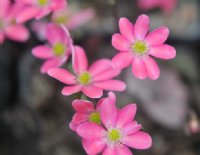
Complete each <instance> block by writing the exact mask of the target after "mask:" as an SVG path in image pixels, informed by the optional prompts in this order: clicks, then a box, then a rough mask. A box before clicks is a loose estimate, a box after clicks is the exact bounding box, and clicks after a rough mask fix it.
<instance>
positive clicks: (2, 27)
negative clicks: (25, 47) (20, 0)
mask: <svg viewBox="0 0 200 155" xmlns="http://www.w3.org/2000/svg"><path fill="white" fill-rule="evenodd" d="M19 10H21V6H20V5H18V4H11V1H10V0H0V44H2V43H3V41H4V39H5V38H6V37H7V38H9V39H11V40H15V41H19V42H24V41H26V40H27V39H28V38H29V31H28V29H27V28H26V27H25V26H24V25H23V24H17V23H16V14H17V12H19Z"/></svg>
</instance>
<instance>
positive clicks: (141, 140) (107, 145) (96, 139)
mask: <svg viewBox="0 0 200 155" xmlns="http://www.w3.org/2000/svg"><path fill="white" fill-rule="evenodd" d="M109 96H115V95H114V94H113V93H111V92H110V93H109ZM135 114H136V105H135V104H133V103H132V104H128V105H126V106H125V107H123V108H122V109H120V110H118V109H117V108H116V105H115V100H111V99H110V97H108V98H107V99H104V100H103V101H102V103H101V106H100V118H101V122H102V125H98V124H96V123H92V122H85V123H82V124H80V125H79V126H78V128H77V130H76V132H77V133H78V135H79V136H80V137H82V138H83V141H82V143H83V147H84V149H85V151H86V152H87V154H88V155H97V154H99V153H101V152H103V153H102V154H103V155H132V152H131V151H130V149H129V148H128V147H131V148H135V149H148V148H150V147H151V145H152V139H151V136H150V135H149V134H148V133H145V132H143V131H140V130H141V128H142V126H141V125H140V124H138V123H137V122H136V121H133V119H134V117H135Z"/></svg>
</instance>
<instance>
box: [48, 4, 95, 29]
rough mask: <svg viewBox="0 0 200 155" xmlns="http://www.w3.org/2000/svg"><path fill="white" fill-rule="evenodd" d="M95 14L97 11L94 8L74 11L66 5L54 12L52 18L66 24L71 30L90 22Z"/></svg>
mask: <svg viewBox="0 0 200 155" xmlns="http://www.w3.org/2000/svg"><path fill="white" fill-rule="evenodd" d="M94 16H95V12H94V10H93V9H92V8H87V9H83V10H78V9H77V10H75V11H74V10H72V9H71V8H70V7H66V8H65V9H63V10H59V11H57V12H54V13H53V15H52V18H51V19H52V22H54V23H57V24H64V25H65V26H66V27H67V28H68V29H69V30H74V29H76V28H78V27H80V26H82V25H84V24H86V23H88V21H90V20H91V19H92V18H93V17H94Z"/></svg>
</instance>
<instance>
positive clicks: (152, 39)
mask: <svg viewBox="0 0 200 155" xmlns="http://www.w3.org/2000/svg"><path fill="white" fill-rule="evenodd" d="M168 36H169V29H168V28H167V27H160V28H157V29H155V30H154V31H152V32H150V33H149V34H148V35H147V37H146V38H145V41H146V42H147V44H148V45H151V46H152V45H161V44H163V43H164V42H165V41H166V40H167V38H168Z"/></svg>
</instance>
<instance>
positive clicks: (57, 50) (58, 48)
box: [53, 43, 66, 56]
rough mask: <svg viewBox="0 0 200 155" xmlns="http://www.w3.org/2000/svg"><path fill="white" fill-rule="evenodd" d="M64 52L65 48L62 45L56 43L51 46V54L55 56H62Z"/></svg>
mask: <svg viewBox="0 0 200 155" xmlns="http://www.w3.org/2000/svg"><path fill="white" fill-rule="evenodd" d="M65 51H66V47H65V45H64V44H62V43H57V44H55V45H54V46H53V52H54V54H55V55H56V56H62V55H63V54H64V53H65Z"/></svg>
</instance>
